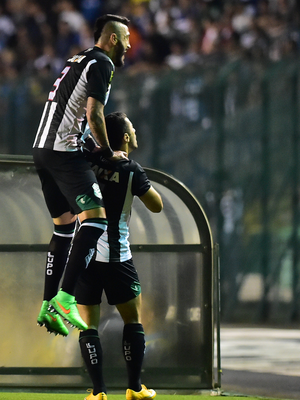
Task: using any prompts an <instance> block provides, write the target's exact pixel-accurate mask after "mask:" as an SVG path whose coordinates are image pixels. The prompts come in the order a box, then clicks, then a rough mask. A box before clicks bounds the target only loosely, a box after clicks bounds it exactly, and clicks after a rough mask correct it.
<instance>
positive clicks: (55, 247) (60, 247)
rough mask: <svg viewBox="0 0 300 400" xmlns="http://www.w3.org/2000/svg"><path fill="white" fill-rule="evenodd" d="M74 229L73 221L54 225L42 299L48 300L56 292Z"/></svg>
mask: <svg viewBox="0 0 300 400" xmlns="http://www.w3.org/2000/svg"><path fill="white" fill-rule="evenodd" d="M74 230H75V222H72V223H71V224H66V225H54V232H53V235H52V238H51V241H50V243H49V247H48V253H47V261H46V270H45V285H44V300H48V301H49V300H51V299H52V297H54V296H55V295H56V294H57V291H58V287H59V282H60V280H61V277H62V275H63V272H64V269H65V265H66V262H67V258H68V254H69V250H70V244H71V241H72V238H73V234H74Z"/></svg>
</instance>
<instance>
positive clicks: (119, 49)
mask: <svg viewBox="0 0 300 400" xmlns="http://www.w3.org/2000/svg"><path fill="white" fill-rule="evenodd" d="M115 50H116V52H115V61H114V64H115V66H116V67H123V65H124V57H123V56H124V54H125V47H124V46H123V44H122V43H121V42H120V41H119V42H118V43H117V44H116V47H115Z"/></svg>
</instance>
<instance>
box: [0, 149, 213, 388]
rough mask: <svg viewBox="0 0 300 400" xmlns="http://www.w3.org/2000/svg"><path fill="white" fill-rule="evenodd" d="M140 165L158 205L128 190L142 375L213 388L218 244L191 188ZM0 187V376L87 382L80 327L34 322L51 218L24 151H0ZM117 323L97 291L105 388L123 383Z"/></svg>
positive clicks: (18, 381)
mask: <svg viewBox="0 0 300 400" xmlns="http://www.w3.org/2000/svg"><path fill="white" fill-rule="evenodd" d="M145 170H146V172H147V175H148V177H149V179H150V180H151V182H152V184H153V186H154V187H155V188H156V189H157V190H158V191H159V193H160V194H161V196H162V198H163V202H164V209H163V211H162V212H161V213H159V214H153V213H151V212H150V211H148V210H147V209H146V207H145V206H144V205H143V203H142V202H141V201H140V200H139V199H135V201H134V205H133V210H132V216H131V222H130V242H131V245H132V250H133V259H134V264H135V266H136V268H137V270H138V274H139V277H140V280H141V284H142V293H143V310H142V319H143V325H144V329H145V332H146V352H145V359H144V368H143V378H142V379H143V382H145V383H146V384H147V385H149V386H151V387H154V388H157V389H159V388H163V389H192V390H201V389H213V388H214V387H219V386H220V351H219V350H220V346H219V306H218V303H219V299H218V289H217V288H218V273H217V270H218V255H217V248H216V246H214V245H213V240H212V235H211V230H210V226H209V223H208V220H207V218H206V216H205V213H204V211H203V209H202V207H201V206H200V204H199V203H198V201H197V200H196V199H195V197H194V196H193V195H192V193H191V192H190V191H189V190H188V189H187V188H186V187H185V186H184V185H183V184H182V183H180V182H179V181H177V180H176V179H175V178H174V177H171V176H169V175H167V174H165V173H162V172H160V171H157V170H153V169H147V168H146V169H145ZM0 188H1V196H0V220H1V230H0V263H1V264H0V265H1V268H0V279H1V286H2V287H1V289H2V290H1V291H0V299H1V304H2V305H5V306H4V307H2V311H1V318H2V324H3V326H6V332H10V334H9V335H6V336H5V337H3V338H2V340H1V343H0V354H1V356H0V358H1V366H2V368H0V386H56V387H88V386H90V381H89V378H88V376H87V374H86V371H85V369H84V367H83V362H82V359H81V355H80V351H79V346H78V331H77V330H72V329H71V332H70V335H69V336H68V337H67V338H62V337H59V336H56V337H55V336H54V335H48V334H47V333H46V330H45V328H39V327H37V326H36V317H37V315H38V312H39V309H40V306H41V301H42V295H43V285H44V265H45V255H46V251H47V243H48V242H49V239H50V237H51V235H52V229H53V227H52V222H51V218H50V216H49V214H48V211H47V209H46V206H45V203H44V199H43V196H42V192H41V189H40V182H39V180H38V177H37V175H36V172H35V168H34V166H33V162H32V159H31V157H26V156H0ZM122 328H123V327H122V321H121V319H120V317H119V315H118V313H117V312H116V310H115V308H114V307H111V306H108V305H107V304H106V299H105V298H104V299H103V303H102V306H101V324H100V326H99V332H100V338H101V341H102V347H103V351H104V374H105V379H106V384H107V387H108V388H111V389H117V388H126V384H127V379H126V369H125V363H124V360H123V358H122V354H121V336H122ZM215 348H216V349H217V352H216V354H214V349H215ZM12 349H13V351H12ZM215 364H216V365H215Z"/></svg>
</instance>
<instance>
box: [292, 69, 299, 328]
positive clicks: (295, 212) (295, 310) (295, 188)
mask: <svg viewBox="0 0 300 400" xmlns="http://www.w3.org/2000/svg"><path fill="white" fill-rule="evenodd" d="M291 78H292V79H291V84H292V101H291V103H292V104H291V117H292V124H293V125H292V126H293V128H292V129H293V131H292V160H293V161H292V218H293V220H292V235H291V242H292V251H293V262H292V295H293V298H292V311H291V320H292V321H297V320H298V319H299V296H300V293H299V290H300V288H299V235H298V229H299V226H300V213H299V183H300V179H299V167H300V162H299V161H300V160H299V132H298V129H299V128H298V126H299V117H298V83H299V82H298V72H297V69H296V68H295V70H294V71H293V74H292V77H291Z"/></svg>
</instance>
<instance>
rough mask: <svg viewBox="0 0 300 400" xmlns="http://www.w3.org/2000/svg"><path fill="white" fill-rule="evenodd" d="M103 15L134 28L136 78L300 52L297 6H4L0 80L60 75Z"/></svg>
mask: <svg viewBox="0 0 300 400" xmlns="http://www.w3.org/2000/svg"><path fill="white" fill-rule="evenodd" d="M104 13H115V14H121V15H125V16H127V17H128V18H129V19H130V21H131V27H130V31H131V49H130V51H129V52H128V53H127V56H126V65H125V70H127V71H128V72H129V73H136V72H139V71H149V70H154V69H155V70H157V69H159V68H166V69H167V68H169V69H177V70H178V69H181V68H183V67H185V66H186V65H190V64H193V65H203V64H205V63H220V62H222V61H228V60H234V59H236V58H239V57H247V58H250V59H254V60H261V61H267V62H270V61H277V60H281V59H283V58H285V57H291V56H293V57H294V56H297V54H298V53H299V51H300V32H299V23H300V22H299V1H297V0H248V1H247V0H244V1H243V0H148V1H141V0H127V1H126V0H51V1H49V0H1V2H0V80H7V79H9V80H10V79H14V78H16V77H17V76H20V75H22V76H23V75H24V74H25V75H32V74H38V75H42V76H43V75H51V76H52V75H56V74H58V73H59V72H60V71H61V69H62V67H63V64H64V62H65V60H66V58H68V57H69V56H71V55H74V54H76V53H77V52H79V51H80V50H82V49H84V48H88V47H91V46H93V45H94V40H93V26H94V23H95V20H96V18H97V17H98V16H100V15H102V14H104Z"/></svg>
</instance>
